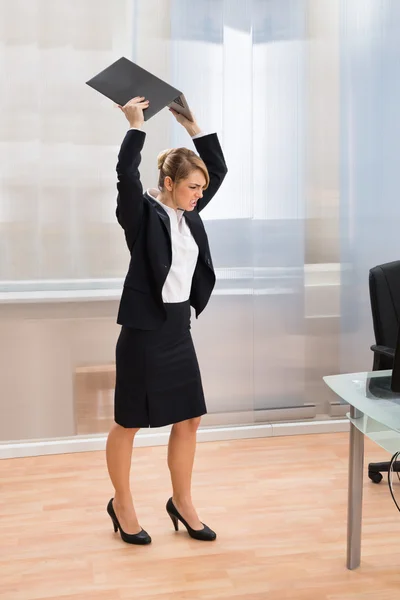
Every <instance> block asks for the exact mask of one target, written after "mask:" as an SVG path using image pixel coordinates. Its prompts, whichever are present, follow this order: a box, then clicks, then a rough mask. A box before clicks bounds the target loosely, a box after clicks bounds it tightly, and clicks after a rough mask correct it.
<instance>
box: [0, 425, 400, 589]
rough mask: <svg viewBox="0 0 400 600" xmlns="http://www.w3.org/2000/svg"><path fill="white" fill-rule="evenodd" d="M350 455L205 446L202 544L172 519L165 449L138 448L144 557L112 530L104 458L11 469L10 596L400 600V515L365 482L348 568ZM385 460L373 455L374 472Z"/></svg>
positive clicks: (319, 438)
mask: <svg viewBox="0 0 400 600" xmlns="http://www.w3.org/2000/svg"><path fill="white" fill-rule="evenodd" d="M347 450H348V440H347V435H346V434H329V435H326V434H325V435H308V436H294V437H281V438H265V439H255V440H239V441H237V440H235V441H231V442H213V443H202V444H199V445H198V453H197V459H196V471H195V478H194V499H195V502H196V505H197V508H198V511H199V514H200V518H201V519H202V520H203V521H205V522H206V523H208V524H209V525H210V526H211V527H213V528H214V529H215V530H216V531H217V533H218V539H217V541H216V542H213V543H204V542H203V543H202V542H197V541H195V540H192V539H191V538H189V537H188V535H187V533H186V532H184V531H182V532H181V531H180V532H179V533H175V532H174V530H173V528H172V523H171V521H170V519H169V517H168V515H167V514H166V512H165V509H164V505H165V502H166V500H167V499H168V496H169V492H170V487H169V477H168V470H167V466H166V448H165V447H160V446H158V447H154V448H137V449H135V451H134V465H133V469H132V485H133V489H134V494H135V497H136V506H137V512H138V515H139V518H140V522H141V525H142V526H143V527H144V528H145V529H147V530H148V531H149V533H150V534H151V535H152V538H153V543H152V544H151V545H150V546H146V547H137V546H129V545H127V544H124V543H123V542H122V541H121V540H120V538H119V537H118V536H117V535H115V534H114V532H113V529H112V525H111V521H110V519H109V517H108V515H107V514H106V512H105V506H106V504H107V501H108V500H109V498H110V492H111V490H110V484H109V482H108V479H107V473H106V469H105V464H104V455H103V453H102V452H89V453H84V454H83V453H82V454H70V455H63V456H46V457H35V458H25V459H14V460H3V461H0V477H1V489H0V501H1V506H0V533H1V536H0V598H1V600H39V599H40V600H42V599H45V598H46V599H47V600H50V599H53V598H63V600H120V599H136V598H143V599H144V600H151V599H154V600H170V599H171V600H172V599H174V600H196V599H202V600H203V599H204V600H205V599H209V600H214V599H220V598H225V599H228V598H229V599H233V600H239V599H240V600H286V599H296V600H324V599H329V600H358V599H361V598H362V599H363V600H367V599H371V600H389V599H390V600H391V599H393V600H394V599H396V600H398V598H399V597H400V568H399V565H400V515H399V513H398V512H397V510H396V508H395V506H394V504H393V502H392V500H391V498H390V495H389V490H388V487H387V485H386V483H384V482H382V483H381V484H380V485H375V484H372V483H370V482H369V480H368V479H367V478H366V480H365V486H364V488H365V489H364V526H363V555H362V566H361V568H360V569H358V570H357V571H353V572H350V571H347V570H346V568H345V545H346V501H347ZM386 458H387V455H386V454H385V453H384V452H383V451H382V450H380V449H379V448H378V447H377V446H374V445H372V443H367V446H366V459H367V461H368V460H370V459H383V460H385V459H386ZM396 487H397V491H398V493H399V496H400V485H398V486H396Z"/></svg>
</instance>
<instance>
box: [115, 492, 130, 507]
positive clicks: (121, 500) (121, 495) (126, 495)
mask: <svg viewBox="0 0 400 600" xmlns="http://www.w3.org/2000/svg"><path fill="white" fill-rule="evenodd" d="M113 504H114V505H116V506H118V507H120V508H131V507H132V506H133V500H132V494H131V493H130V492H115V494H114V500H113Z"/></svg>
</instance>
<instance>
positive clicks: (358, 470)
mask: <svg viewBox="0 0 400 600" xmlns="http://www.w3.org/2000/svg"><path fill="white" fill-rule="evenodd" d="M350 416H351V417H352V418H353V419H357V418H360V417H362V413H361V412H360V411H358V410H357V409H355V408H354V407H353V406H352V407H351V410H350ZM363 471H364V434H363V433H362V432H361V431H359V430H358V429H357V427H355V426H354V425H353V424H352V423H350V456H349V489H348V505H347V568H348V569H357V567H359V566H360V560H361V520H362V494H363Z"/></svg>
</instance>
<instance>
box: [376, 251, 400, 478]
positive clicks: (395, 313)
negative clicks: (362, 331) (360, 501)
mask: <svg viewBox="0 0 400 600" xmlns="http://www.w3.org/2000/svg"><path fill="white" fill-rule="evenodd" d="M369 295H370V300H371V311H372V321H373V325H374V333H375V344H374V345H373V346H371V350H372V351H373V353H374V362H373V366H372V370H373V371H381V370H384V369H392V368H393V360H394V353H395V348H396V344H397V334H398V330H399V323H400V260H397V261H394V262H390V263H386V264H383V265H378V266H377V267H374V268H373V269H370V272H369ZM369 385H370V391H371V392H372V394H373V393H374V389H373V385H374V379H370V382H369ZM378 397H379V395H378ZM389 465H390V463H389V462H382V463H370V464H369V465H368V477H369V478H370V479H371V480H372V481H373V482H374V483H379V482H380V481H382V473H387V472H388V470H389ZM394 470H395V471H399V472H400V462H396V463H395V465H394Z"/></svg>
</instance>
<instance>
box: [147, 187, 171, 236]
mask: <svg viewBox="0 0 400 600" xmlns="http://www.w3.org/2000/svg"><path fill="white" fill-rule="evenodd" d="M145 196H146V198H147V200H148V201H149V202H150V204H151V205H152V206H153V207H154V208H155V209H156V211H157V213H158V216H159V217H160V219H161V222H162V223H163V225H164V227H165V229H166V230H167V233H168V235H169V238H170V239H171V223H170V220H169V216H168V213H167V211H165V210H164V209H163V207H162V206H161V205H160V203H159V202H157V201H156V200H154V198H152V197H151V196H149V194H148V193H147V192H145Z"/></svg>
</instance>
